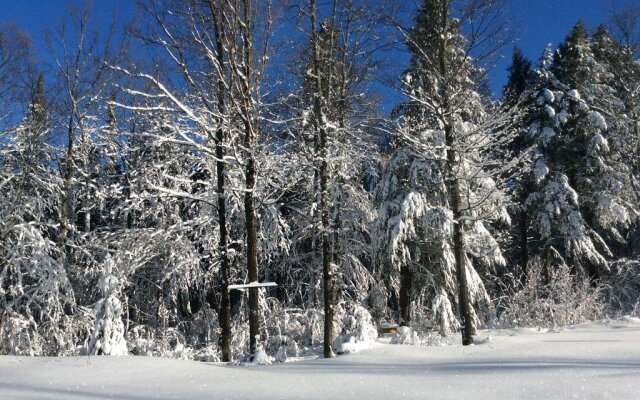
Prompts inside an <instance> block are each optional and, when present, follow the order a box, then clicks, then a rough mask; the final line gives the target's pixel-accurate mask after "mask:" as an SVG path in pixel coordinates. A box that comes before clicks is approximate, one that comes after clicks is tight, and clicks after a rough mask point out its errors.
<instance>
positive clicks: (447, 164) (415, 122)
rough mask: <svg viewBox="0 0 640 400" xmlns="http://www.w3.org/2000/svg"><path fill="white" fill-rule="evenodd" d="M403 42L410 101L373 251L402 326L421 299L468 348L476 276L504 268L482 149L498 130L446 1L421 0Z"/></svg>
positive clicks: (499, 215)
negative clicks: (396, 290) (395, 285)
mask: <svg viewBox="0 0 640 400" xmlns="http://www.w3.org/2000/svg"><path fill="white" fill-rule="evenodd" d="M406 38H407V46H408V48H409V51H410V54H411V63H410V68H409V70H408V71H407V72H406V74H405V78H404V84H405V89H406V92H407V95H408V97H409V101H408V102H407V103H405V104H402V105H401V106H400V107H398V109H397V113H398V114H399V115H401V123H400V128H399V131H398V135H397V138H396V144H395V146H396V147H395V152H394V155H393V156H392V159H391V160H390V162H389V163H388V165H387V166H386V168H385V171H384V173H383V177H382V179H381V182H380V184H379V186H378V189H377V201H378V204H380V209H379V220H378V232H379V233H378V238H379V241H378V243H377V246H376V248H377V249H378V251H379V260H380V262H381V263H382V264H383V265H387V267H388V268H389V269H390V272H391V276H392V277H393V279H394V281H396V282H399V286H400V303H401V304H400V322H401V323H403V324H409V322H410V321H409V319H410V315H411V313H410V312H409V310H408V308H409V306H410V304H411V302H412V301H413V300H415V299H416V297H418V295H420V294H422V295H424V298H425V300H426V302H427V304H428V306H429V307H430V308H431V309H432V310H433V311H432V317H433V318H434V319H435V323H436V325H437V326H438V327H439V329H440V332H441V333H442V334H448V333H450V331H451V330H455V329H457V328H458V327H460V326H461V327H462V338H463V344H465V345H468V344H471V343H472V335H473V333H474V331H475V326H476V325H477V323H478V316H477V313H476V311H475V310H474V305H476V306H480V307H481V306H483V305H485V306H486V305H487V303H488V295H487V292H486V290H485V287H484V284H483V282H482V279H481V277H480V274H479V273H478V270H483V269H488V268H493V267H495V266H498V265H504V258H503V257H502V253H501V251H500V248H499V246H498V243H497V241H496V240H495V238H494V236H493V234H492V231H493V228H492V223H493V222H502V223H508V220H509V217H508V215H507V213H506V210H505V208H504V207H503V197H502V192H501V191H500V190H499V189H498V188H497V185H496V181H495V180H494V179H493V177H494V176H495V175H493V174H492V173H491V171H490V170H491V167H489V166H490V165H494V164H493V163H492V161H491V160H490V157H491V156H490V154H489V153H490V151H488V150H489V149H491V148H493V149H495V148H496V147H499V146H498V144H497V143H496V142H495V141H496V140H499V139H498V138H502V136H501V135H502V134H503V133H504V131H503V130H501V129H497V127H498V125H499V124H500V122H499V121H498V120H499V118H498V119H494V118H490V117H489V116H488V114H487V112H486V111H485V110H484V106H483V104H484V102H483V99H482V98H481V96H480V95H479V94H478V92H477V86H476V85H475V84H474V82H473V80H472V79H471V78H472V77H473V76H474V74H475V67H474V65H473V60H471V59H470V58H469V57H468V56H467V54H468V53H467V52H466V51H465V49H466V46H467V43H468V42H467V41H466V39H465V38H464V36H463V35H462V34H461V22H460V20H458V19H455V18H454V15H453V2H451V1H447V0H426V1H424V2H423V4H422V6H421V7H420V9H419V10H418V15H417V17H416V22H415V27H414V28H413V29H412V30H411V31H410V32H409V33H408V34H407V36H406ZM488 120H492V123H495V125H493V127H489V123H488ZM494 128H496V129H494ZM398 275H399V277H398ZM454 305H455V306H457V307H455V306H454ZM456 308H457V309H458V311H459V313H458V314H457V316H458V317H456V313H455V311H453V310H455V309H456ZM458 318H459V319H458Z"/></svg>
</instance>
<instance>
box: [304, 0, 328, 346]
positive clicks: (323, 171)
mask: <svg viewBox="0 0 640 400" xmlns="http://www.w3.org/2000/svg"><path fill="white" fill-rule="evenodd" d="M309 6H310V7H309V8H310V10H309V13H310V19H311V46H312V48H313V70H314V75H315V76H314V80H315V94H314V114H315V118H316V119H317V127H318V130H319V136H320V143H319V155H320V171H319V174H320V220H321V221H320V222H321V230H322V235H321V236H322V283H323V295H324V348H323V350H324V351H323V353H324V357H325V358H330V357H333V350H332V344H333V336H334V333H333V316H334V304H333V301H334V296H333V292H334V290H333V286H334V285H333V271H332V268H331V235H330V232H329V231H330V228H331V221H330V216H329V193H328V186H329V163H328V160H327V157H328V132H327V127H326V121H325V120H324V119H325V113H324V105H323V103H322V100H323V99H322V97H323V82H322V76H321V68H320V48H319V46H320V44H319V43H318V20H317V7H316V1H315V0H310V2H309Z"/></svg>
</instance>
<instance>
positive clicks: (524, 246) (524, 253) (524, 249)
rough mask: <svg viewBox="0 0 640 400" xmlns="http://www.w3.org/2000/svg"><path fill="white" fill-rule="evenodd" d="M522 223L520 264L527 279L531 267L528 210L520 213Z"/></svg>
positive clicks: (524, 208) (524, 209) (523, 209)
mask: <svg viewBox="0 0 640 400" xmlns="http://www.w3.org/2000/svg"><path fill="white" fill-rule="evenodd" d="M520 214H521V221H520V224H521V225H520V263H521V265H522V272H523V274H524V278H525V279H526V277H527V265H529V237H528V235H527V232H528V229H527V228H528V225H529V216H528V215H527V208H526V207H524V206H523V207H522V210H521V211H520Z"/></svg>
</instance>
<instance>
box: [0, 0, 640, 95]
mask: <svg viewBox="0 0 640 400" xmlns="http://www.w3.org/2000/svg"><path fill="white" fill-rule="evenodd" d="M398 1H401V0H398ZM612 1H613V0H510V1H509V3H510V7H509V10H508V15H509V19H510V22H511V24H512V28H513V30H514V33H515V35H514V39H515V44H516V45H517V46H519V47H520V48H522V50H523V52H524V54H525V55H526V56H527V57H529V58H530V59H531V60H533V61H534V62H535V61H536V60H537V59H538V57H539V56H540V54H541V53H542V51H543V49H544V47H545V46H546V44H547V43H552V44H553V45H557V44H558V43H559V42H561V41H562V40H563V39H564V37H565V36H566V35H567V33H568V32H569V31H570V29H571V27H572V26H573V25H574V24H575V22H576V21H577V20H578V19H581V20H583V21H584V22H585V23H586V25H587V26H588V27H589V28H595V27H596V26H597V25H598V24H599V23H601V22H606V20H607V18H608V10H609V7H610V5H611V2H612ZM616 1H617V2H618V3H619V4H624V3H627V4H628V3H632V2H637V1H639V0H616ZM75 2H76V1H74V0H0V3H2V6H1V9H2V13H1V14H0V22H4V21H12V22H14V23H16V24H17V25H18V26H20V27H21V28H22V29H24V30H26V31H27V32H29V33H30V34H31V35H32V36H33V37H34V40H35V42H36V45H38V46H39V47H41V46H42V43H41V41H40V39H39V37H41V33H42V31H43V30H46V29H52V28H54V27H55V24H56V21H58V20H59V19H60V17H61V16H62V15H63V14H64V12H65V9H66V7H67V6H68V5H69V4H71V3H75ZM93 9H94V13H95V15H99V16H101V17H104V18H106V19H110V16H111V15H112V13H113V12H114V10H118V15H119V19H120V20H122V21H124V20H128V19H129V18H131V16H132V14H133V13H134V11H135V5H134V0H95V1H93ZM510 61H511V46H509V47H507V48H506V49H505V51H504V54H503V56H502V58H501V59H500V60H498V63H497V64H496V66H495V67H494V69H493V70H492V72H491V75H490V78H491V87H492V89H493V91H494V93H496V94H499V93H500V92H501V87H502V85H504V83H505V80H506V76H507V73H506V68H507V67H508V66H509V63H510Z"/></svg>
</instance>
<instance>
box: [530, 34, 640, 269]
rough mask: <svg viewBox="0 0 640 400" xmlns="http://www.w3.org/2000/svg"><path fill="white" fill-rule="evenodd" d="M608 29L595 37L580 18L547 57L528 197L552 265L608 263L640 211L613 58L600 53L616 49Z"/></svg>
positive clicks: (533, 121)
mask: <svg viewBox="0 0 640 400" xmlns="http://www.w3.org/2000/svg"><path fill="white" fill-rule="evenodd" d="M607 36H608V35H607V34H606V33H605V32H604V31H603V30H602V29H600V30H599V31H598V33H597V34H596V36H595V37H594V39H593V40H592V39H590V38H589V37H588V36H587V34H586V31H585V29H584V26H583V25H582V24H581V23H578V24H577V25H576V26H575V27H574V28H573V30H572V32H571V34H570V35H569V36H568V37H567V39H566V41H565V43H563V44H562V45H561V46H560V47H559V49H558V51H557V52H556V53H555V54H554V56H553V61H552V62H551V63H549V62H548V61H546V60H543V62H542V63H541V67H540V68H539V70H538V72H537V75H538V77H537V81H536V84H535V88H534V89H533V90H532V92H531V98H530V104H532V107H531V109H530V110H529V113H530V128H529V131H528V133H527V135H528V137H529V138H530V140H532V143H533V146H534V149H535V153H534V160H533V163H532V170H531V173H532V175H531V176H532V180H533V181H534V182H535V185H536V188H535V190H534V192H533V193H531V194H530V195H529V197H528V199H527V200H526V204H525V205H526V207H527V208H528V209H529V212H530V213H531V214H530V215H531V218H530V219H531V224H532V226H534V230H535V231H536V232H537V234H538V235H539V237H540V242H541V243H542V246H541V247H540V248H539V249H537V250H538V251H539V252H541V253H542V257H543V260H544V261H545V264H546V266H547V268H550V267H551V266H552V265H553V264H554V263H558V262H560V263H565V262H566V263H568V264H569V265H570V266H571V267H572V268H573V269H574V271H583V272H585V273H588V274H589V275H590V276H592V277H597V276H598V275H599V274H600V273H601V272H602V271H606V270H607V268H608V261H607V260H608V259H611V258H612V257H613V253H612V247H611V246H612V245H615V243H616V242H617V243H623V242H624V236H625V233H624V232H625V231H626V230H627V229H629V227H630V226H631V224H633V221H634V220H635V219H636V218H637V211H636V210H635V209H634V207H633V204H635V202H636V201H635V200H634V197H635V195H633V193H632V191H630V190H629V188H630V187H631V186H632V185H631V182H630V174H629V171H628V167H627V166H625V165H624V164H623V163H621V162H620V161H621V158H620V155H621V153H619V148H620V147H619V145H618V144H617V143H621V142H624V139H622V137H621V136H620V135H619V133H618V127H619V126H624V123H622V124H620V122H621V121H623V120H624V118H623V117H622V109H621V108H620V107H621V105H622V103H621V101H620V99H619V98H618V96H617V94H616V91H615V89H614V88H613V87H612V86H611V84H612V83H613V82H615V79H614V76H613V75H612V72H611V65H610V64H609V63H608V62H602V61H598V58H599V57H602V55H603V54H606V53H609V52H610V51H611V48H612V47H611V46H612V45H613V43H612V41H611V40H610V38H608V37H607ZM549 58H550V57H546V59H549ZM621 139H622V141H621Z"/></svg>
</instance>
